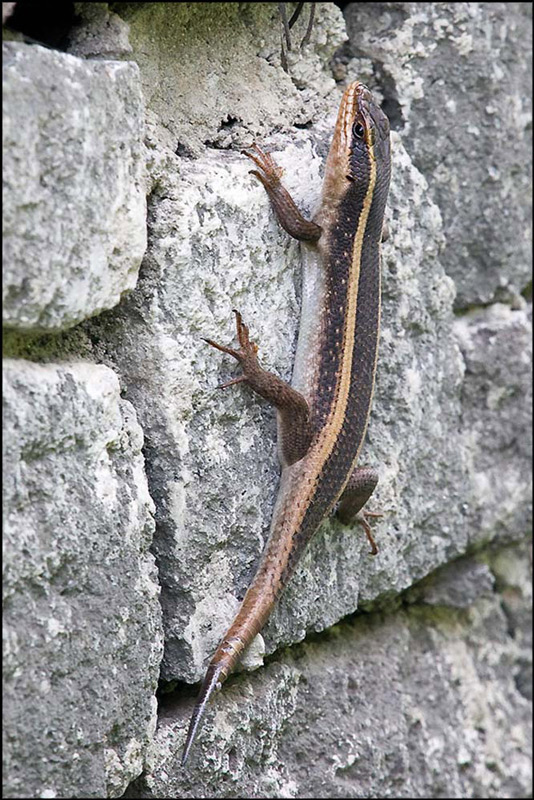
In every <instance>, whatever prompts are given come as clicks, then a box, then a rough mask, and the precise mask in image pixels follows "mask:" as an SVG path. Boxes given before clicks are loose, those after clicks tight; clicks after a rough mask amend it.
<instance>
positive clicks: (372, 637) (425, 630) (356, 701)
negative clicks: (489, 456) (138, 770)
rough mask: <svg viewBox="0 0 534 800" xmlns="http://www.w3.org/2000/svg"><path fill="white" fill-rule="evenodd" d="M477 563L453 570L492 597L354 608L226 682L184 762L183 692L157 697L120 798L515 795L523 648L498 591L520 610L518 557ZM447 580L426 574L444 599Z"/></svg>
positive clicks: (522, 590) (521, 747) (526, 734)
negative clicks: (139, 758) (154, 724)
mask: <svg viewBox="0 0 534 800" xmlns="http://www.w3.org/2000/svg"><path fill="white" fill-rule="evenodd" d="M495 560H496V561H498V562H500V565H499V566H497V567H495V566H494V565H493V562H494V561H495ZM485 561H486V563H478V562H476V561H471V560H465V561H464V562H459V564H458V566H459V567H460V569H461V570H463V571H464V573H467V572H472V573H480V572H481V571H482V572H484V573H485V574H486V575H489V576H490V577H491V580H492V582H493V580H496V581H497V582H498V583H499V587H500V588H499V591H498V592H491V591H490V592H488V591H487V585H486V581H482V583H481V587H480V588H481V593H480V595H479V596H478V597H476V596H475V595H476V594H477V592H475V593H474V596H473V598H472V599H473V601H474V602H473V603H472V604H466V605H465V606H464V607H463V608H458V606H457V604H456V602H454V603H453V605H452V606H448V604H447V603H446V602H445V603H443V604H440V607H439V608H437V607H434V606H432V605H427V604H425V603H424V602H423V603H421V602H412V603H411V604H410V605H407V606H405V607H404V608H403V609H401V610H398V611H396V612H394V613H390V614H388V615H381V614H377V613H375V614H369V615H363V616H362V615H358V616H357V617H354V618H353V619H352V621H351V622H348V623H342V624H340V625H337V626H335V627H333V628H332V629H330V630H329V631H328V632H326V633H324V634H321V635H319V636H317V637H316V638H315V639H312V640H311V641H309V642H306V643H303V644H301V645H298V646H295V647H293V648H291V649H290V650H289V649H288V650H286V651H284V652H283V653H281V654H279V655H278V656H277V657H276V658H275V659H274V660H272V661H271V662H270V663H269V664H268V665H267V666H266V668H265V669H264V670H261V671H258V672H255V673H254V674H252V675H250V676H243V675H241V676H238V677H236V678H235V679H234V680H233V681H232V682H231V684H230V685H228V687H227V689H226V690H225V691H224V692H222V694H221V695H220V696H219V697H218V698H217V708H216V709H213V710H211V711H210V712H209V718H208V722H207V723H206V726H205V728H204V733H203V734H202V736H201V739H200V740H199V743H198V749H197V751H196V754H195V755H194V756H193V757H192V761H191V764H190V766H189V768H188V769H187V770H185V771H182V770H179V769H177V768H176V766H175V764H176V761H177V759H178V758H179V756H180V748H181V746H182V743H183V737H184V733H185V725H186V721H187V711H189V710H190V705H191V702H192V701H190V703H189V704H183V703H182V704H181V705H176V703H175V704H173V702H172V701H167V702H165V701H164V702H163V703H162V708H161V714H160V723H159V728H158V731H157V733H156V736H155V739H154V743H153V747H152V750H151V755H150V758H149V762H148V769H147V773H146V774H145V775H144V776H143V778H142V779H140V780H138V781H136V782H135V783H134V784H133V785H132V786H131V787H130V788H129V789H128V791H127V793H126V795H125V797H132V798H134V797H137V798H139V797H142V798H157V797H199V796H201V797H240V796H241V797H243V796H246V797H282V798H288V797H291V798H292V797H295V798H300V797H302V798H304V797H355V798H356V797H458V798H465V797H495V798H498V797H528V796H529V793H530V791H531V758H530V751H531V744H532V743H531V729H530V720H531V713H530V712H531V704H530V702H529V697H528V696H525V694H524V692H523V690H522V685H521V683H520V679H521V675H522V674H523V672H524V664H525V658H526V661H527V663H531V654H530V652H529V650H528V644H529V643H528V641H526V642H525V641H523V640H522V639H521V637H520V636H519V637H518V636H517V630H516V629H515V628H514V627H512V626H511V625H510V622H509V612H508V611H507V608H506V606H507V602H508V601H507V600H506V597H507V595H511V596H512V597H513V599H514V607H515V613H516V619H518V618H519V616H520V615H521V614H525V615H526V616H527V617H528V616H529V615H530V612H531V576H530V574H529V572H530V570H529V568H528V557H527V553H526V548H525V547H520V548H517V547H515V548H507V549H504V550H501V551H500V552H499V554H498V556H496V557H495V556H494V555H491V554H490V553H488V554H487V555H486V556H485ZM494 573H495V574H494ZM504 574H506V578H504V579H503V575H504ZM498 576H500V577H498ZM451 578H452V580H453V582H454V581H455V580H456V577H455V574H454V572H453V570H452V569H451V568H449V567H447V568H446V570H445V572H444V574H443V575H440V574H439V573H438V574H436V575H434V576H433V578H432V583H433V586H434V590H435V591H436V592H438V593H439V594H440V595H441V596H442V597H443V598H446V597H447V595H448V594H449V593H450V591H451V590H450V588H449V587H448V585H447V584H448V583H449V581H450V580H451ZM425 591H426V592H428V587H426V589H425V587H424V586H421V592H422V593H423V596H424V592H425ZM453 594H454V591H453ZM412 599H415V598H412ZM184 706H185V707H184Z"/></svg>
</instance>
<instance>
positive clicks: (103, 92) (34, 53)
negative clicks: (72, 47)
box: [3, 42, 146, 332]
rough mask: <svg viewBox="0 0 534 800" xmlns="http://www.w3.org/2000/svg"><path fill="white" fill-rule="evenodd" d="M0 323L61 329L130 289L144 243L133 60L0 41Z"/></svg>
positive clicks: (137, 87)
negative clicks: (0, 159) (0, 307)
mask: <svg viewBox="0 0 534 800" xmlns="http://www.w3.org/2000/svg"><path fill="white" fill-rule="evenodd" d="M3 48H4V51H3V52H4V59H3V76H4V77H3V155H4V164H3V238H4V241H3V262H4V267H3V269H4V272H3V302H4V317H3V319H4V325H5V326H7V327H9V328H15V329H17V330H20V331H41V332H50V331H57V330H62V329H65V328H69V327H71V326H72V325H75V324H76V323H78V322H80V321H81V320H83V319H86V318H87V317H91V316H93V315H94V314H98V313H99V312H100V311H102V309H105V308H111V307H113V306H114V305H116V304H117V303H118V302H119V299H120V297H121V295H122V294H123V293H124V292H125V291H126V290H128V289H132V288H133V287H134V286H135V283H136V280H137V274H138V270H139V266H140V263H141V259H142V257H143V253H144V250H145V247H146V200H145V194H146V192H145V185H144V167H145V160H144V152H143V146H142V137H143V106H142V99H141V91H140V85H139V71H138V68H137V66H136V65H135V64H133V63H122V62H116V61H99V62H96V61H83V60H81V59H78V58H75V57H74V56H71V55H67V54H65V53H60V52H57V51H54V50H48V49H45V48H43V47H40V46H36V45H27V44H22V43H17V42H7V43H4V45H3Z"/></svg>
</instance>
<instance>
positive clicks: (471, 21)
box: [345, 3, 532, 308]
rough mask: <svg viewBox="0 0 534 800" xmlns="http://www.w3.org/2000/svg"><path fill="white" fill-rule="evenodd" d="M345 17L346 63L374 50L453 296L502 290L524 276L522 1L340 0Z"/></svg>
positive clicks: (488, 296)
mask: <svg viewBox="0 0 534 800" xmlns="http://www.w3.org/2000/svg"><path fill="white" fill-rule="evenodd" d="M346 19H347V28H348V33H349V37H350V49H349V50H350V53H349V54H347V53H346V54H345V56H346V57H345V60H346V61H347V60H348V65H347V70H348V71H349V72H353V71H354V70H358V67H359V64H360V60H361V59H362V57H364V60H367V59H372V61H373V64H374V67H375V73H377V74H378V75H379V77H380V84H381V87H382V91H383V93H384V95H385V99H386V109H387V111H388V113H389V114H390V117H391V121H392V123H393V126H394V127H395V129H396V130H398V131H399V132H401V133H402V134H403V142H404V144H405V146H406V149H407V151H408V153H409V154H410V157H411V158H412V160H413V163H414V165H415V166H416V167H417V168H418V169H419V170H420V171H421V172H422V173H423V175H424V176H425V177H426V179H427V180H428V184H429V192H430V197H431V198H432V200H433V201H434V202H435V203H437V205H438V206H439V209H440V211H441V214H442V217H443V226H444V233H445V247H444V250H443V253H442V254H441V256H440V261H441V263H442V264H443V266H444V268H445V270H446V272H447V274H448V275H450V276H451V277H452V278H454V281H455V284H456V289H457V298H456V305H457V307H460V308H465V307H469V306H471V305H474V304H475V305H476V304H480V303H488V302H493V301H495V300H499V299H504V300H507V301H508V302H509V301H510V300H511V299H513V298H514V296H516V295H517V294H518V293H519V292H521V291H522V290H523V289H524V288H525V286H526V285H527V284H528V282H529V281H530V280H531V240H532V221H531V220H532V155H531V151H532V4H531V3H350V4H349V5H348V6H347V8H346ZM350 54H352V55H354V56H355V57H356V58H355V60H354V61H351V60H349V56H350Z"/></svg>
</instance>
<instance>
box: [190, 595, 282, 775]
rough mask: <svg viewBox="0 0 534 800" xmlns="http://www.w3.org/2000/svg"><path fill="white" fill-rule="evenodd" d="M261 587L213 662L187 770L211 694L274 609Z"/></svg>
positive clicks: (195, 722) (196, 712) (246, 604)
mask: <svg viewBox="0 0 534 800" xmlns="http://www.w3.org/2000/svg"><path fill="white" fill-rule="evenodd" d="M262 583H263V582H262V581H261V580H254V582H253V583H252V585H251V586H250V588H249V590H248V592H247V593H246V595H245V598H244V600H243V603H242V604H241V608H240V609H239V611H238V613H237V616H236V618H235V619H234V621H233V623H232V625H231V626H230V628H229V629H228V631H227V633H226V635H225V637H224V639H223V640H222V642H221V643H220V644H219V646H218V648H217V650H216V651H215V655H214V656H213V658H212V660H211V663H210V665H209V667H208V670H207V672H206V677H205V678H204V680H203V682H202V686H201V688H200V693H199V695H198V699H197V702H196V705H195V708H194V710H193V714H192V717H191V722H190V723H189V730H188V731H187V737H186V740H185V745H184V752H183V755H182V766H184V764H185V763H186V761H187V759H188V757H189V752H190V750H191V747H192V745H193V742H194V740H195V737H196V735H197V732H198V729H199V726H200V723H201V720H202V717H203V715H204V710H205V708H206V706H207V704H208V702H209V700H210V698H211V696H212V694H213V693H214V692H216V691H219V689H220V688H221V687H222V685H223V683H224V681H225V680H226V678H227V677H228V675H230V673H231V672H232V671H233V669H234V667H235V666H236V664H237V662H238V661H239V658H240V656H241V654H242V652H243V650H245V648H246V647H248V645H249V644H250V643H251V642H252V640H253V639H254V637H255V636H256V634H257V633H259V631H260V630H261V629H262V628H263V626H264V624H265V622H266V620H267V618H268V616H269V614H270V612H271V609H272V608H273V605H274V595H273V594H271V592H265V590H263V591H262V586H261V584H262Z"/></svg>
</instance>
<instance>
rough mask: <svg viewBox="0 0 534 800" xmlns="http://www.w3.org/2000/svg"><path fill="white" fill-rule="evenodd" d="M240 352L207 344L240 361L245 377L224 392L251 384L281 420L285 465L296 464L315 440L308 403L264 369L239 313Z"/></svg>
mask: <svg viewBox="0 0 534 800" xmlns="http://www.w3.org/2000/svg"><path fill="white" fill-rule="evenodd" d="M234 314H235V318H236V327H237V338H238V340H239V349H237V350H236V349H235V348H233V347H226V346H224V345H221V344H217V343H216V342H214V341H213V340H212V339H205V341H206V342H207V343H208V344H210V345H211V346H212V347H216V348H217V350H220V351H221V352H223V353H228V354H229V355H231V356H233V357H234V358H235V359H236V360H237V361H239V363H240V365H241V368H242V370H243V374H242V375H240V376H239V377H238V378H234V379H233V380H231V381H228V383H225V384H223V385H222V386H221V387H220V388H221V389H225V388H227V387H228V386H232V385H233V384H236V383H247V384H248V385H249V386H250V387H251V389H253V390H254V391H255V392H256V393H257V394H259V395H261V397H263V398H265V400H268V401H269V402H270V403H272V405H274V406H276V409H277V411H278V413H279V419H280V429H281V431H280V433H281V437H280V446H281V451H282V458H283V462H284V465H287V466H289V465H291V464H294V463H295V462H296V461H300V459H301V458H302V457H303V456H304V455H306V452H307V450H308V447H309V445H310V441H311V436H312V426H311V421H310V410H309V406H308V403H307V402H306V399H305V398H304V397H303V396H302V395H301V394H300V392H297V391H296V390H295V389H293V388H292V387H291V386H290V385H289V383H286V381H283V380H282V379H281V378H279V377H278V376H277V375H275V374H274V373H273V372H269V371H268V370H265V369H263V368H262V367H260V365H259V362H258V355H257V353H258V346H257V345H256V344H255V343H254V342H251V341H250V338H249V331H248V328H247V326H246V325H245V323H244V322H243V320H242V317H241V314H240V313H239V311H235V310H234Z"/></svg>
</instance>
